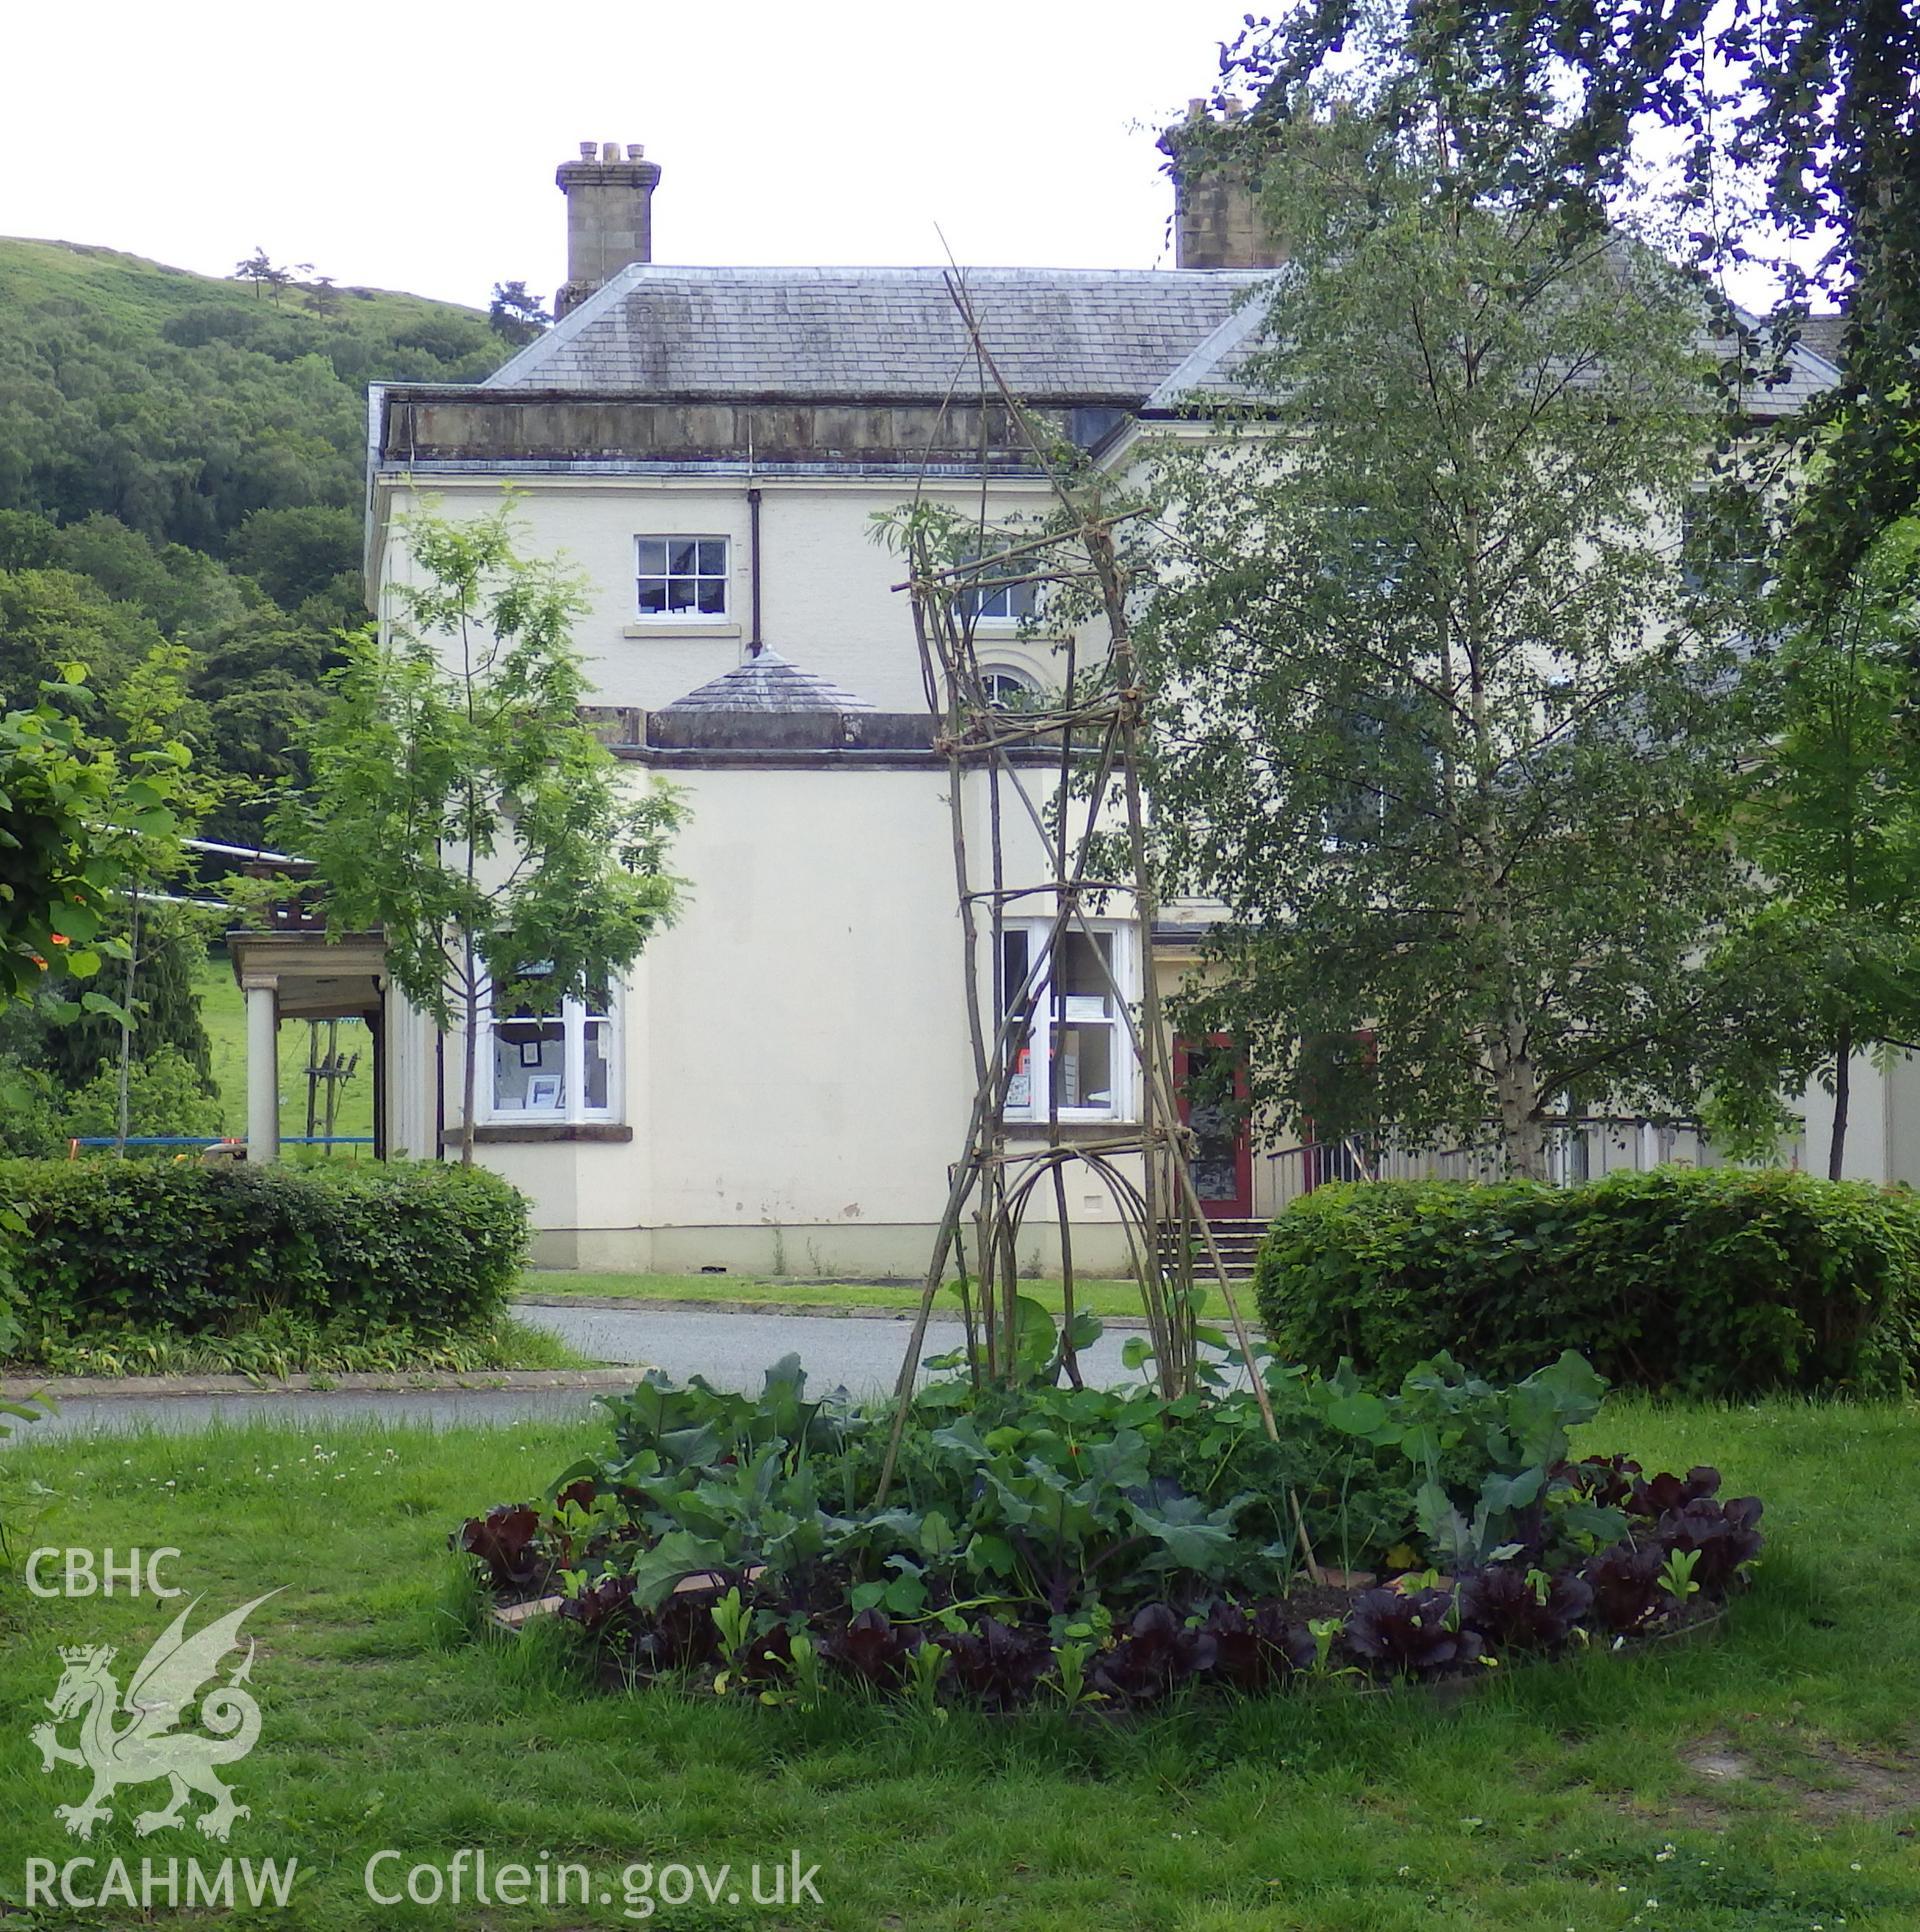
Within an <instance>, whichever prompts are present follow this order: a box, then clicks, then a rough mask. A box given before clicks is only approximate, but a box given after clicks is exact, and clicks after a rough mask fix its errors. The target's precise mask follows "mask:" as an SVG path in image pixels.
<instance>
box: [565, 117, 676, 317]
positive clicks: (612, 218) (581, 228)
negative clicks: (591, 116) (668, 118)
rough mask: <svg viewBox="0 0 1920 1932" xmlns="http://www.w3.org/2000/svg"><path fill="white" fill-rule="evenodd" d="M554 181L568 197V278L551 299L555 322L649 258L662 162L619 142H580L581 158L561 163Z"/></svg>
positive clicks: (634, 145) (651, 250)
mask: <svg viewBox="0 0 1920 1932" xmlns="http://www.w3.org/2000/svg"><path fill="white" fill-rule="evenodd" d="M553 178H554V181H555V183H556V185H557V186H558V187H559V189H560V192H561V193H562V194H564V195H565V196H566V198H567V279H566V284H565V286H564V287H562V288H561V290H560V292H559V293H558V294H557V295H556V296H555V297H554V298H553V314H554V320H555V321H558V320H559V319H560V317H561V316H563V315H565V314H566V312H567V311H568V310H569V309H573V308H578V307H579V305H580V304H581V303H582V302H584V301H585V300H586V299H587V297H588V296H589V295H591V294H592V293H593V292H594V290H595V289H597V288H599V287H600V286H601V285H602V284H603V283H605V282H608V281H610V280H611V279H612V278H613V277H614V276H615V275H617V274H619V272H620V271H621V270H622V269H623V268H625V267H626V265H627V264H628V263H629V262H650V261H652V260H653V191H654V189H655V188H656V187H657V186H658V185H659V182H660V164H659V162H657V161H649V160H648V159H647V158H646V150H645V149H644V148H642V147H641V146H639V144H638V143H635V144H633V145H631V146H629V147H627V148H626V149H625V150H622V148H621V146H620V143H619V142H617V141H608V142H607V143H605V144H604V146H603V145H602V144H601V143H600V142H597V141H582V142H581V143H580V158H579V159H578V160H577V161H563V162H561V164H560V166H559V168H558V170H557V171H556V172H555V174H554V177H553Z"/></svg>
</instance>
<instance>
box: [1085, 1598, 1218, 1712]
mask: <svg viewBox="0 0 1920 1932" xmlns="http://www.w3.org/2000/svg"><path fill="white" fill-rule="evenodd" d="M1216 1649H1217V1647H1216V1645H1215V1643H1214V1640H1213V1637H1212V1635H1211V1634H1210V1633H1209V1632H1208V1631H1206V1630H1205V1629H1199V1630H1189V1629H1188V1628H1187V1626H1186V1624H1185V1623H1184V1622H1183V1621H1182V1620H1181V1618H1180V1616H1179V1614H1178V1613H1177V1612H1176V1611H1174V1610H1173V1609H1171V1608H1170V1607H1169V1606H1168V1605H1166V1604H1164V1603H1150V1604H1148V1605H1147V1607H1146V1608H1145V1609H1144V1610H1139V1611H1136V1612H1135V1613H1134V1617H1133V1621H1132V1622H1131V1623H1129V1624H1128V1625H1127V1634H1126V1635H1125V1636H1124V1637H1122V1638H1121V1639H1120V1641H1119V1642H1118V1643H1117V1644H1115V1645H1114V1646H1113V1648H1112V1649H1111V1650H1109V1651H1107V1652H1106V1653H1105V1654H1104V1655H1103V1656H1102V1657H1101V1658H1100V1659H1099V1661H1098V1662H1097V1663H1096V1664H1095V1666H1094V1670H1093V1681H1094V1685H1095V1687H1096V1688H1097V1689H1099V1690H1101V1691H1104V1692H1105V1693H1106V1694H1107V1695H1108V1696H1109V1697H1119V1698H1124V1699H1125V1700H1126V1701H1127V1702H1128V1703H1132V1704H1141V1703H1146V1702H1147V1701H1149V1700H1150V1699H1152V1698H1155V1697H1164V1696H1165V1695H1166V1694H1167V1693H1168V1692H1169V1691H1171V1690H1174V1689H1176V1688H1178V1687H1179V1686H1180V1685H1182V1684H1186V1683H1190V1682H1192V1680H1193V1679H1194V1678H1196V1677H1198V1676H1200V1675H1201V1674H1202V1673H1203V1672H1206V1671H1209V1670H1211V1669H1212V1668H1213V1663H1214V1658H1215V1655H1216Z"/></svg>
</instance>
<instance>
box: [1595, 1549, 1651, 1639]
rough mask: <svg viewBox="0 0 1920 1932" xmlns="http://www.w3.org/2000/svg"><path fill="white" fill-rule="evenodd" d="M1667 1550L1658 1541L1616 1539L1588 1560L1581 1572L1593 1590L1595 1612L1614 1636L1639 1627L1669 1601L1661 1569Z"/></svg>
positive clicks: (1622, 1634)
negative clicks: (1662, 1590)
mask: <svg viewBox="0 0 1920 1932" xmlns="http://www.w3.org/2000/svg"><path fill="white" fill-rule="evenodd" d="M1666 1560H1667V1556H1666V1552H1665V1551H1664V1550H1663V1549H1661V1548H1660V1546H1659V1545H1658V1544H1657V1543H1645V1544H1640V1545H1635V1544H1632V1543H1615V1544H1613V1545H1611V1546H1610V1547H1609V1548H1607V1549H1604V1550H1602V1551H1601V1552H1600V1553H1599V1554H1598V1555H1597V1556H1595V1557H1592V1558H1590V1559H1589V1560H1588V1562H1587V1565H1586V1568H1585V1569H1584V1570H1583V1571H1582V1575H1583V1576H1584V1577H1585V1578H1586V1581H1587V1583H1588V1584H1589V1585H1590V1586H1591V1588H1592V1590H1593V1614H1594V1615H1595V1616H1596V1617H1598V1618H1599V1620H1600V1622H1601V1624H1602V1626H1603V1627H1604V1628H1605V1629H1607V1630H1609V1631H1611V1632H1612V1633H1613V1634H1614V1635H1615V1636H1625V1635H1626V1634H1627V1633H1628V1632H1629V1631H1634V1630H1638V1629H1639V1628H1640V1627H1641V1626H1642V1625H1643V1624H1645V1623H1648V1622H1650V1621H1651V1620H1652V1618H1653V1616H1654V1615H1655V1613H1656V1612H1657V1611H1659V1610H1660V1609H1661V1608H1662V1607H1663V1606H1664V1605H1665V1603H1666V1598H1665V1596H1664V1595H1663V1594H1662V1592H1661V1589H1660V1572H1661V1570H1662V1569H1663V1568H1664V1567H1665V1564H1666Z"/></svg>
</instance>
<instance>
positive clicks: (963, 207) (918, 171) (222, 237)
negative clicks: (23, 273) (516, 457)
mask: <svg viewBox="0 0 1920 1932" xmlns="http://www.w3.org/2000/svg"><path fill="white" fill-rule="evenodd" d="M4 12H5V15H6V19H5V25H4V28H3V29H0V35H3V37H4V53H5V62H6V66H7V69H8V74H9V86H8V88H7V95H8V101H7V110H6V113H5V115H4V117H0V234H12V235H34V236H44V237H53V238H58V239H60V240H64V241H77V242H94V243H100V244H104V245H106V246H109V247H113V248H119V249H125V250H127V251H129V252H130V253H133V254H137V255H146V256H149V257H152V258H153V259H155V260H158V261H163V262H168V263H172V264H174V265H175V266H177V267H182V268H191V269H197V270H200V271H201V272H203V273H208V274H215V275H223V274H228V273H231V271H232V268H233V265H234V263H235V262H236V261H238V260H239V259H240V257H241V256H242V255H244V254H247V253H248V252H250V251H251V249H252V248H253V246H254V244H255V243H260V244H263V245H264V246H265V247H266V249H267V250H268V252H269V254H271V255H272V257H273V258H274V259H275V260H276V261H281V262H289V263H291V262H312V263H314V264H315V266H316V268H317V269H318V271H319V272H320V273H322V274H329V275H332V276H333V277H334V278H335V280H337V281H338V282H340V283H342V284H350V283H359V284H366V285H371V286H376V287H386V288H404V289H413V290H416V291H418V292H419V293H421V294H425V295H435V296H441V297H444V298H446V299H448V300H451V301H462V302H469V303H474V304H484V303H485V301H486V299H487V293H488V290H489V288H490V287H491V285H492V284H493V282H494V281H495V280H497V279H502V278H509V277H517V278H519V279H522V280H524V281H526V282H527V283H528V285H529V286H530V287H532V288H534V289H535V290H537V291H539V292H541V293H543V294H546V293H550V292H551V291H552V289H553V288H554V286H555V285H556V283H558V282H559V281H560V280H561V279H562V272H563V268H564V263H565V252H566V251H565V230H564V225H563V203H562V200H561V197H560V193H559V190H558V189H556V188H555V187H554V185H553V170H554V168H555V166H556V165H557V164H558V163H559V162H560V161H562V160H564V159H565V158H566V157H567V156H568V155H570V154H573V153H575V152H576V151H577V149H578V144H579V143H580V142H581V141H583V140H588V139H592V140H600V141H609V140H615V141H621V142H628V141H641V142H644V143H645V144H646V150H647V154H648V156H649V157H650V158H651V159H654V160H657V161H658V162H659V163H660V164H661V168H662V170H663V178H662V181H661V184H660V188H659V191H658V193H657V194H656V196H655V199H654V255H655V258H656V259H657V260H660V261H664V262H740V263H753V262H769V263H786V262H820V263H846V262H877V263H912V262H930V261H939V260H941V259H942V253H941V245H940V240H939V236H938V235H937V234H936V232H935V225H936V223H937V224H938V226H939V229H940V231H942V232H943V233H944V234H945V236H946V238H947V242H948V243H949V245H950V246H951V248H952V250H953V252H954V254H955V256H956V257H957V258H958V259H959V260H960V261H962V262H963V263H966V264H969V265H972V266H987V265H992V264H999V263H1013V264H1035V265H1038V264H1049V263H1053V264H1060V265H1063V266H1069V267H1081V266H1085V267H1140V268H1146V267H1152V266H1154V265H1156V264H1162V263H1168V262H1170V260H1171V256H1170V251H1169V249H1168V245H1167V231H1166V223H1167V217H1168V215H1169V213H1170V211H1171V205H1172V195H1171V190H1170V188H1169V187H1168V184H1167V181H1166V179H1165V177H1164V176H1163V175H1162V174H1160V172H1159V162H1160V156H1159V155H1158V153H1157V152H1156V151H1155V148H1154V136H1155V131H1156V129H1157V128H1158V127H1159V126H1160V125H1161V124H1162V123H1163V122H1164V121H1165V120H1167V119H1169V118H1171V117H1172V116H1174V115H1175V114H1177V113H1179V112H1180V111H1181V110H1182V109H1183V108H1184V105H1185V102H1186V100H1187V98H1188V97H1189V96H1190V95H1195V94H1203V93H1205V92H1207V91H1208V90H1209V89H1210V88H1211V86H1212V85H1213V83H1214V80H1215V78H1216V76H1217V74H1218V47H1219V43H1220V40H1221V39H1222V38H1223V37H1225V36H1228V35H1231V34H1233V33H1234V32H1237V30H1238V28H1239V24H1240V21H1241V18H1242V16H1243V13H1244V6H1243V5H1236V4H1232V0H1226V3H1225V4H1215V0H959V3H958V4H948V5H942V6H935V5H930V4H927V0H814V4H811V5H805V4H797V3H794V0H787V3H786V4H782V3H781V0H719V3H718V4H716V0H705V3H704V4H702V3H701V0H682V3H681V4H676V5H660V4H658V3H657V0H574V3H572V4H568V0H517V3H516V4H514V5H511V6H508V5H502V4H499V0H384V4H375V3H374V0H321V3H320V4H311V5H300V6H293V5H288V4H287V0H176V4H174V5H172V6H156V5H153V4H152V0H139V3H138V4H133V3H132V0H94V3H93V4H91V5H87V6H84V7H83V6H78V5H69V6H66V7H37V8H32V9H27V8H25V7H24V6H18V5H16V6H13V7H8V8H5V9H4Z"/></svg>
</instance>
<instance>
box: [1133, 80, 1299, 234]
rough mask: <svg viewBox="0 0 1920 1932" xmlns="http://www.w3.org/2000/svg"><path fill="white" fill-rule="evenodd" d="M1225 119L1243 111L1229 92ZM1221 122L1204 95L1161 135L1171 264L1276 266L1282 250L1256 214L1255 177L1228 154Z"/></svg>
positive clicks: (1236, 116) (1237, 117) (1258, 199)
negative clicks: (1169, 202) (1169, 179)
mask: <svg viewBox="0 0 1920 1932" xmlns="http://www.w3.org/2000/svg"><path fill="white" fill-rule="evenodd" d="M1223 105H1224V107H1225V109H1226V121H1228V122H1231V121H1237V120H1238V119H1239V118H1240V115H1241V113H1242V111H1243V110H1242V107H1241V104H1240V102H1239V101H1238V100H1236V99H1235V98H1233V97H1232V96H1231V95H1229V96H1228V97H1227V99H1226V101H1225V102H1224V103H1223ZM1224 131H1225V128H1224V123H1223V122H1221V121H1218V120H1216V119H1215V118H1214V117H1213V114H1212V113H1211V111H1210V110H1209V108H1208V105H1207V103H1206V102H1205V101H1191V102H1189V103H1188V105H1187V118H1186V119H1185V120H1184V121H1182V122H1181V123H1180V124H1179V125H1178V126H1176V127H1170V128H1168V129H1167V131H1166V132H1165V133H1164V134H1163V135H1161V137H1160V150H1161V152H1162V153H1163V154H1165V155H1166V157H1167V161H1168V164H1169V165H1168V169H1167V172H1168V173H1169V174H1171V175H1172V176H1173V265H1174V267H1176V268H1278V267H1279V266H1280V264H1281V263H1282V262H1284V261H1285V260H1286V259H1287V257H1286V251H1285V250H1284V249H1283V248H1281V246H1280V245H1279V243H1278V242H1276V241H1275V240H1274V238H1273V236H1272V234H1271V233H1270V232H1269V231H1268V228H1267V225H1266V223H1265V222H1264V221H1263V220H1262V219H1261V216H1260V197H1259V190H1258V184H1257V182H1256V181H1255V180H1254V179H1253V178H1252V177H1251V176H1249V174H1248V173H1247V171H1246V169H1245V168H1244V167H1243V166H1239V165H1236V163H1235V162H1234V161H1232V160H1230V159H1229V158H1228V153H1227V150H1228V146H1229V144H1228V142H1227V141H1226V140H1225V139H1224V138H1223V136H1224Z"/></svg>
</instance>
